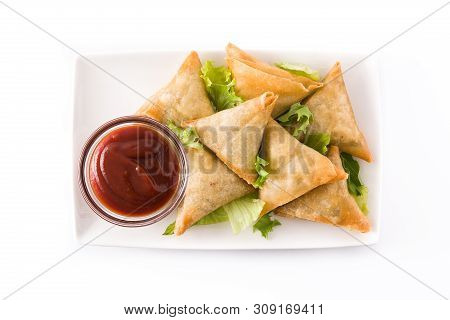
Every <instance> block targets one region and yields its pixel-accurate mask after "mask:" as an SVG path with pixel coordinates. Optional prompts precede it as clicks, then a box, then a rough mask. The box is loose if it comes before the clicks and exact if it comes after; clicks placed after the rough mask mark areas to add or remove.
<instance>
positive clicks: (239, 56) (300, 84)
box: [226, 43, 322, 117]
mask: <svg viewBox="0 0 450 320" xmlns="http://www.w3.org/2000/svg"><path fill="white" fill-rule="evenodd" d="M226 51H227V57H226V60H227V65H228V68H229V69H230V70H231V72H232V74H233V77H234V79H235V81H236V85H235V90H236V94H237V95H238V96H240V97H241V98H243V99H245V100H247V99H252V98H255V97H257V96H259V95H261V94H262V93H264V92H266V91H271V92H274V93H275V94H276V95H278V100H277V103H276V104H275V107H274V109H273V111H272V116H273V117H277V116H278V115H280V114H282V113H283V112H284V111H286V110H287V109H288V108H289V106H290V105H292V104H294V103H296V102H299V101H300V100H302V99H303V98H305V97H306V96H308V95H309V94H311V93H312V92H313V91H314V90H316V89H317V88H320V87H321V86H322V84H321V83H320V82H316V81H314V80H311V79H309V78H307V77H302V76H297V75H293V74H291V73H289V72H288V71H286V70H282V69H280V68H277V67H275V66H271V65H269V64H267V63H265V62H262V61H259V60H257V59H256V58H254V57H252V56H251V55H249V54H248V53H246V52H244V51H242V50H241V49H239V48H238V47H236V46H235V45H233V44H231V43H230V44H228V45H227V48H226Z"/></svg>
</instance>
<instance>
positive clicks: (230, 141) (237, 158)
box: [189, 92, 277, 184]
mask: <svg viewBox="0 0 450 320" xmlns="http://www.w3.org/2000/svg"><path fill="white" fill-rule="evenodd" d="M276 100H277V96H276V95H275V94H273V93H272V92H267V93H264V94H262V95H261V96H259V97H257V98H254V99H251V100H248V101H246V102H244V103H242V104H240V105H238V106H237V107H234V108H231V109H227V110H224V111H221V112H217V113H215V114H213V115H211V116H209V117H205V118H202V119H198V120H195V121H192V122H190V123H189V125H191V126H193V127H194V128H195V129H196V131H197V133H198V136H199V137H200V141H201V142H202V143H203V144H204V145H206V146H207V147H208V148H209V149H211V150H212V151H213V152H214V153H215V154H216V155H217V157H219V159H220V160H222V161H223V162H224V163H225V164H226V165H227V166H228V167H229V168H230V169H231V170H232V171H234V172H235V173H236V174H237V175H238V176H239V177H241V178H242V179H244V180H245V181H247V182H248V183H249V184H253V183H254V182H255V181H256V179H257V176H258V175H257V173H256V170H255V160H256V156H257V155H258V151H259V148H260V146H261V141H262V139H263V135H264V128H265V127H266V124H267V121H268V120H269V119H271V117H270V114H271V112H272V109H273V106H274V105H275V102H276Z"/></svg>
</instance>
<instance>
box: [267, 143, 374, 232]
mask: <svg viewBox="0 0 450 320" xmlns="http://www.w3.org/2000/svg"><path fill="white" fill-rule="evenodd" d="M328 158H329V159H330V160H331V162H333V164H334V165H335V166H336V167H338V168H340V169H341V170H343V168H342V163H341V159H340V156H339V149H338V148H337V147H334V146H333V147H331V148H330V151H329V154H328ZM275 213H276V214H279V215H281V216H285V217H291V218H300V219H306V220H311V221H316V222H322V223H328V224H333V225H337V226H341V227H346V228H349V229H353V230H357V231H360V232H368V231H369V230H370V223H369V219H367V217H366V215H364V213H362V212H361V210H360V209H359V207H358V205H357V204H356V201H355V199H353V197H352V196H351V195H350V194H349V192H348V189H347V182H346V180H341V181H337V182H334V183H329V184H326V185H322V186H320V187H317V188H315V189H314V190H312V191H310V192H308V193H306V194H305V195H303V196H301V197H299V198H297V199H295V200H293V201H291V202H289V203H288V204H286V205H284V206H282V207H279V208H277V209H275Z"/></svg>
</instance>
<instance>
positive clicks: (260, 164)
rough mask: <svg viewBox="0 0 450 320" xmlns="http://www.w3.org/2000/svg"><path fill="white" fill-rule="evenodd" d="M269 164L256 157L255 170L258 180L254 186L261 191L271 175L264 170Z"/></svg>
mask: <svg viewBox="0 0 450 320" xmlns="http://www.w3.org/2000/svg"><path fill="white" fill-rule="evenodd" d="M268 164H269V163H268V162H267V161H266V160H264V159H263V158H261V157H259V156H256V161H255V170H256V173H258V178H257V179H256V181H255V182H254V183H253V186H254V187H255V188H258V189H261V188H262V186H263V185H264V182H265V181H266V180H267V178H268V176H269V173H268V172H267V171H266V170H265V169H264V167H265V166H267V165H268Z"/></svg>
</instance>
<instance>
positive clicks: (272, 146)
mask: <svg viewBox="0 0 450 320" xmlns="http://www.w3.org/2000/svg"><path fill="white" fill-rule="evenodd" d="M262 150H263V158H264V159H265V160H266V161H268V162H269V164H268V165H267V167H266V168H265V169H266V170H267V171H268V172H269V176H268V178H267V180H266V182H265V183H264V185H263V187H262V189H261V190H260V191H259V198H260V199H261V200H263V201H264V202H265V203H266V204H265V206H264V209H263V211H262V213H263V214H265V213H267V212H269V211H271V210H273V209H275V208H277V207H279V206H282V205H284V204H286V203H288V202H290V201H292V200H294V199H296V198H298V197H300V196H301V195H303V194H305V193H307V192H308V191H310V190H312V189H314V188H316V187H317V186H320V185H322V184H324V183H328V182H330V181H333V180H335V179H336V178H337V176H338V173H337V172H336V169H335V166H334V165H333V164H332V163H331V161H330V160H329V159H328V158H327V157H325V156H323V155H322V154H320V153H319V152H317V151H315V150H314V149H311V148H310V147H308V146H306V145H304V144H302V143H301V142H300V141H298V140H297V139H295V138H294V137H293V136H292V135H291V134H289V132H288V131H286V130H285V129H284V128H283V127H282V126H280V125H279V124H278V123H277V122H276V121H275V120H273V119H270V120H269V122H268V123H267V127H266V132H265V136H264V142H263V149H262ZM339 174H341V177H342V171H339ZM343 177H345V175H344V176H343Z"/></svg>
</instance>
